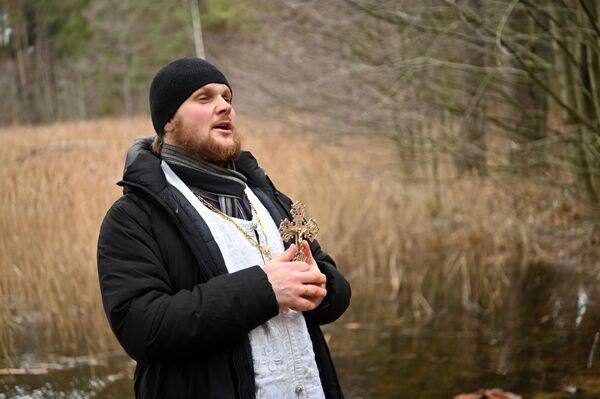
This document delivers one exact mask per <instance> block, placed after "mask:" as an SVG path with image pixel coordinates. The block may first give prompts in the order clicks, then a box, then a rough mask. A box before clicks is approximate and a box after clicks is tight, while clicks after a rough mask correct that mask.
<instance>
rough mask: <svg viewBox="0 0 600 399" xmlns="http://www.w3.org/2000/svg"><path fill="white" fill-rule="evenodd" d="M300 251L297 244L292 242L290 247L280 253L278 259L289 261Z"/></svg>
mask: <svg viewBox="0 0 600 399" xmlns="http://www.w3.org/2000/svg"><path fill="white" fill-rule="evenodd" d="M297 253H298V248H297V247H296V244H292V245H290V246H289V248H288V249H286V250H285V251H284V252H283V253H282V254H281V255H279V256H278V257H277V258H276V259H277V260H278V261H279V262H289V261H291V260H292V259H294V256H296V254H297Z"/></svg>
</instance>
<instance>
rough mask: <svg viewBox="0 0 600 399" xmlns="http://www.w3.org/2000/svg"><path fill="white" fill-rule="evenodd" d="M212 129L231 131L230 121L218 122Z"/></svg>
mask: <svg viewBox="0 0 600 399" xmlns="http://www.w3.org/2000/svg"><path fill="white" fill-rule="evenodd" d="M213 129H219V130H228V131H231V130H232V123H231V122H230V121H222V122H219V123H217V124H215V125H213Z"/></svg>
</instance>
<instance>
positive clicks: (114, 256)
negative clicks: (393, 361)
mask: <svg viewBox="0 0 600 399" xmlns="http://www.w3.org/2000/svg"><path fill="white" fill-rule="evenodd" d="M149 147H150V139H148V138H146V139H141V140H138V141H136V142H135V143H134V145H133V146H132V148H131V149H130V150H129V153H128V155H127V162H126V166H125V172H124V177H123V180H122V181H121V182H119V185H121V186H123V187H124V195H123V196H122V197H121V198H120V199H119V200H117V201H116V202H115V204H114V205H113V206H112V207H111V208H110V210H109V211H108V213H107V215H106V217H105V219H104V222H103V223H102V227H101V230H100V237H99V241H98V273H99V277H100V288H101V291H102V299H103V304H104V310H105V312H106V315H107V317H108V320H109V322H110V326H111V328H112V330H113V332H114V334H115V335H116V337H117V339H118V340H119V342H120V343H121V345H122V346H123V348H124V349H125V350H126V351H127V353H128V354H129V355H130V356H131V357H132V358H134V359H135V360H136V361H137V367H136V371H135V387H134V388H135V394H136V398H143V399H150V398H152V399H154V398H168V399H178V398H181V399H183V398H203V399H204V398H219V399H225V398H254V396H255V395H254V388H255V387H254V371H253V366H252V358H251V350H250V343H249V339H248V332H249V331H250V330H252V329H253V328H255V327H257V326H259V325H261V324H263V323H265V322H266V321H267V320H269V319H270V318H272V317H274V316H275V315H277V313H278V305H277V301H276V299H275V294H274V292H273V289H272V288H271V285H270V283H269V281H268V279H267V276H266V274H265V273H264V272H263V271H262V269H261V268H260V267H259V266H254V267H250V268H248V269H245V270H241V271H239V272H235V273H231V274H229V273H227V268H226V267H225V264H224V261H223V257H222V255H221V253H220V251H219V248H218V246H217V244H216V242H215V241H214V239H213V237H212V236H211V234H210V230H209V229H208V227H207V225H206V224H205V223H204V221H203V220H202V219H201V218H200V216H199V215H198V214H197V213H196V212H193V211H190V207H189V204H188V203H187V202H186V201H185V200H182V199H181V196H180V195H178V191H177V190H176V189H173V188H172V187H171V186H169V185H168V184H167V182H166V179H165V176H164V174H163V172H162V170H161V168H160V159H159V158H157V157H156V156H154V155H153V154H152V152H151V151H150V149H149ZM236 168H237V170H238V171H240V172H242V173H243V174H244V175H246V177H247V178H248V186H249V187H250V188H251V189H252V191H253V192H254V193H255V194H256V195H257V197H258V198H259V199H260V200H261V202H262V203H263V204H264V205H265V207H266V208H267V209H268V211H269V213H270V214H271V216H272V217H273V219H274V220H275V222H276V224H277V225H279V223H280V221H281V220H282V219H283V218H284V217H288V218H289V217H290V216H289V215H288V211H289V208H290V206H291V201H290V200H289V198H287V197H286V196H284V195H283V194H281V193H279V192H278V191H277V190H276V189H275V188H274V187H273V185H272V183H271V182H270V180H269V178H268V177H267V176H266V174H265V173H264V171H263V170H262V169H261V168H260V167H259V166H258V164H257V163H256V160H255V159H254V157H253V156H252V155H251V154H250V153H248V152H243V153H242V155H241V157H240V159H239V160H238V161H236ZM311 249H312V252H313V256H314V258H315V260H316V261H317V264H318V265H319V268H320V269H321V271H322V272H323V273H324V274H325V275H326V276H327V290H328V294H327V296H326V297H325V299H324V300H323V303H322V304H321V305H320V306H319V307H318V308H317V309H315V310H313V311H310V312H305V313H304V316H305V319H306V324H307V326H308V330H309V333H310V337H311V339H312V342H313V347H314V352H315V358H316V361H317V365H318V367H319V373H320V377H321V382H322V384H323V388H324V391H325V395H326V397H327V398H341V397H343V395H342V391H341V389H340V386H339V383H338V380H337V376H336V373H335V370H334V367H333V363H332V361H331V357H330V355H329V351H328V349H327V345H326V343H325V340H324V338H323V335H322V333H321V330H320V328H319V325H320V324H325V323H330V322H332V321H334V320H336V319H337V318H338V317H340V316H341V315H342V313H343V312H344V311H345V310H346V308H347V307H348V305H349V301H350V286H349V284H348V282H347V281H346V280H345V279H344V277H343V276H342V275H341V274H340V273H339V271H338V270H337V269H336V267H335V263H334V262H333V260H332V259H331V258H330V257H329V256H328V255H327V254H326V253H325V252H323V251H322V250H321V248H320V247H319V244H318V243H317V242H316V241H315V242H313V243H312V244H311Z"/></svg>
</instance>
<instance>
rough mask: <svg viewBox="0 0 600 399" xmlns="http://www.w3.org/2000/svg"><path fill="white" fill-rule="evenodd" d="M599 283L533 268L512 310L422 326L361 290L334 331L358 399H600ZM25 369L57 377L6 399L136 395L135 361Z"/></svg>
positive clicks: (115, 358)
mask: <svg viewBox="0 0 600 399" xmlns="http://www.w3.org/2000/svg"><path fill="white" fill-rule="evenodd" d="M599 283H600V278H599V277H598V276H596V275H590V274H584V273H581V272H577V273H576V272H574V271H570V270H567V271H560V272H559V271H557V270H556V269H554V268H551V267H545V266H532V267H530V268H529V271H528V273H527V275H526V276H525V277H524V278H523V279H520V280H519V282H517V283H514V284H513V285H512V286H511V289H510V290H509V291H508V292H507V296H506V299H505V300H504V301H503V306H502V307H500V308H497V309H495V310H493V311H491V310H488V311H484V310H481V309H476V308H474V309H470V311H465V310H464V309H452V308H451V307H448V308H444V306H443V305H442V304H434V305H435V308H436V309H438V311H437V312H436V313H435V315H434V316H433V317H432V318H431V319H429V320H427V321H426V322H419V323H417V322H415V321H411V319H410V318H406V317H404V318H403V317H399V315H404V314H405V313H403V312H399V311H398V304H397V303H393V302H388V300H387V299H381V300H374V297H373V296H372V295H369V294H368V292H367V291H364V292H363V291H361V290H356V292H357V294H356V295H355V296H354V298H353V306H352V307H351V309H350V310H349V311H348V313H347V314H346V315H345V316H344V317H343V318H342V319H341V320H339V321H338V322H336V323H335V324H333V325H331V326H326V327H325V328H324V331H325V333H326V337H327V339H328V340H329V344H330V348H331V350H332V353H333V356H334V359H335V363H336V367H337V370H338V374H339V377H340V380H341V383H342V386H343V388H344V391H345V394H346V397H347V398H351V399H352V398H353V399H359V398H423V399H434V398H435V399H441V398H452V397H453V396H454V395H456V394H459V393H462V392H474V391H477V390H479V389H481V388H493V387H499V388H502V389H504V390H507V391H511V392H514V393H517V394H520V395H522V396H523V398H538V399H541V398H548V399H550V398H551V399H558V398H600V373H599V371H600V353H598V352H600V348H595V346H594V341H595V339H600V337H599V336H600V334H599V333H598V331H600V306H599V303H598V298H599V296H598V294H599V289H598V285H599ZM367 296H368V297H367ZM365 304H368V306H365ZM390 309H393V311H390ZM597 345H598V346H600V343H598V344H597ZM18 362H19V365H20V366H22V367H30V368H47V369H48V370H49V372H48V374H44V375H22V376H0V399H8V398H11V399H12V398H21V399H24V398H32V399H33V398H35V399H37V398H73V399H74V398H78V399H79V398H105V399H117V398H119V399H122V398H131V397H132V396H133V395H132V393H131V392H132V391H131V389H132V388H131V386H132V381H131V375H132V371H133V367H134V366H133V362H131V361H130V360H129V359H128V358H127V357H126V356H124V355H123V354H121V353H104V354H98V355H95V356H82V357H62V356H57V355H47V354H46V355H37V356H34V355H32V354H24V355H23V356H22V357H21V358H19V359H18Z"/></svg>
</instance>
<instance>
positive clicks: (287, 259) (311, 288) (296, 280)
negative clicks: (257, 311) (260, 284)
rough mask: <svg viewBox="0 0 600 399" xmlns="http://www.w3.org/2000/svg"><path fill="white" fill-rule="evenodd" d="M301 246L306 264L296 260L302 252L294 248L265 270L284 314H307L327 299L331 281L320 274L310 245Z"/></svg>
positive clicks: (290, 248)
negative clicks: (327, 286) (286, 311)
mask: <svg viewBox="0 0 600 399" xmlns="http://www.w3.org/2000/svg"><path fill="white" fill-rule="evenodd" d="M301 246H302V248H301V249H302V250H303V251H304V253H305V254H306V258H307V260H306V262H295V261H293V260H292V259H293V258H294V256H295V255H296V253H297V252H298V248H297V247H296V245H295V244H292V245H290V247H289V248H288V249H287V250H286V251H285V252H284V253H282V254H281V255H280V256H278V257H276V258H273V259H271V260H270V261H269V262H267V263H266V264H265V266H264V268H263V270H264V271H265V273H266V274H267V278H268V279H269V282H270V283H271V286H272V287H273V291H275V297H276V298H277V303H278V304H279V309H281V310H285V309H292V310H296V311H299V312H307V311H309V310H313V309H314V308H316V307H317V306H319V305H320V304H321V302H322V301H323V298H325V295H327V290H326V289H325V283H326V282H327V278H326V277H325V275H324V274H323V273H321V271H320V270H319V267H318V266H317V262H315V259H314V258H313V256H312V253H311V252H310V246H309V245H308V242H307V241H306V240H302V244H301Z"/></svg>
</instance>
